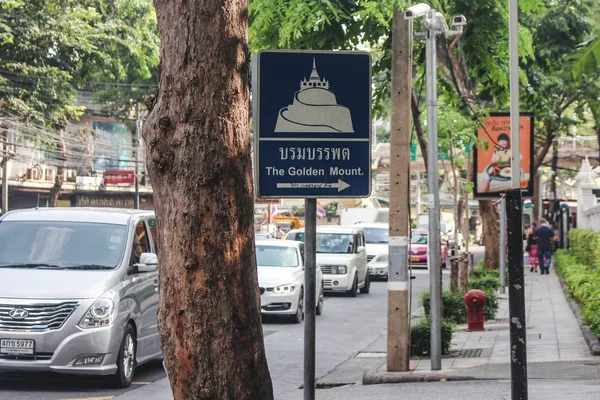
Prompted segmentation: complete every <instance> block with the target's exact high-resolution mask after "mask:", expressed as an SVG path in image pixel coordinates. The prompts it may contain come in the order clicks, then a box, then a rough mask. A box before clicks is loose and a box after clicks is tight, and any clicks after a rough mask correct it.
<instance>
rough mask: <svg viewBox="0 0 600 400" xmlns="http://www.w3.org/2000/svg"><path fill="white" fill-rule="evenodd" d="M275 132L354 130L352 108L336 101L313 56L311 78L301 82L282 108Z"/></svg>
mask: <svg viewBox="0 0 600 400" xmlns="http://www.w3.org/2000/svg"><path fill="white" fill-rule="evenodd" d="M275 132H319V133H327V132H333V133H335V132H338V133H354V128H353V126H352V116H351V114H350V110H349V109H348V107H345V106H343V105H339V104H337V99H336V97H335V94H334V93H333V92H332V91H331V90H329V81H328V80H326V79H324V78H323V79H322V78H321V77H320V76H319V74H318V72H317V65H316V61H315V59H314V58H313V69H312V73H311V74H310V78H309V79H308V80H307V79H306V78H304V79H302V81H300V90H298V91H297V92H296V93H295V94H294V102H293V104H291V105H288V106H287V107H283V108H282V109H281V110H279V116H278V118H277V125H276V126H275Z"/></svg>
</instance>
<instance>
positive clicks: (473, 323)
mask: <svg viewBox="0 0 600 400" xmlns="http://www.w3.org/2000/svg"><path fill="white" fill-rule="evenodd" d="M486 300H487V297H486V296H485V293H483V292H482V291H481V290H470V291H469V292H468V293H467V294H466V295H465V305H466V306H467V332H479V331H485V328H484V327H483V323H484V321H485V317H484V311H485V301H486Z"/></svg>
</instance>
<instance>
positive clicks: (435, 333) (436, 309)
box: [425, 9, 442, 371]
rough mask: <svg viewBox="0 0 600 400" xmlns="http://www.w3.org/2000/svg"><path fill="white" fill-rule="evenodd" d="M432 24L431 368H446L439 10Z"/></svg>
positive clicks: (429, 104)
mask: <svg viewBox="0 0 600 400" xmlns="http://www.w3.org/2000/svg"><path fill="white" fill-rule="evenodd" d="M428 13H429V20H430V21H431V23H430V25H429V27H428V29H427V31H426V35H427V36H426V41H425V48H426V49H425V55H426V60H425V64H426V65H425V68H426V71H427V164H428V165H427V186H428V191H429V193H428V195H427V203H428V204H427V205H428V207H429V257H427V258H428V260H429V287H430V293H431V301H430V304H431V306H430V307H431V369H432V370H433V371H437V370H440V369H442V322H441V304H440V302H441V300H442V298H441V297H442V293H441V289H442V288H441V285H440V276H441V265H440V262H441V261H440V252H441V248H440V197H439V182H438V179H439V178H438V137H437V60H436V58H437V57H436V56H437V48H436V38H435V37H436V35H437V34H438V30H437V29H436V24H435V23H434V22H433V21H435V20H436V14H435V10H433V9H431V10H429V11H428Z"/></svg>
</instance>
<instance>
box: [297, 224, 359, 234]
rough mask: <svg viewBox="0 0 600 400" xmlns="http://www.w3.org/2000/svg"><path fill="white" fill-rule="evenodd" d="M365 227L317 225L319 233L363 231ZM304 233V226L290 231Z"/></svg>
mask: <svg viewBox="0 0 600 400" xmlns="http://www.w3.org/2000/svg"><path fill="white" fill-rule="evenodd" d="M363 231H364V229H363V228H362V227H361V226H357V225H320V226H317V233H358V232H363ZM299 232H301V233H304V228H300V229H294V230H291V231H289V232H288V234H289V233H294V234H295V233H299Z"/></svg>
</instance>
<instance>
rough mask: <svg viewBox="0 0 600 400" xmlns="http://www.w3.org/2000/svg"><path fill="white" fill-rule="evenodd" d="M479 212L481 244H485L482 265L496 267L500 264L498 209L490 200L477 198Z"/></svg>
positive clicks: (490, 267)
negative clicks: (481, 231) (481, 230)
mask: <svg viewBox="0 0 600 400" xmlns="http://www.w3.org/2000/svg"><path fill="white" fill-rule="evenodd" d="M479 213H480V215H481V219H482V225H483V245H484V246H485V253H484V256H483V265H484V267H485V268H489V269H498V266H499V264H500V249H499V246H498V240H499V237H500V236H499V235H500V227H499V226H498V210H496V206H495V205H494V203H492V202H491V201H490V200H479Z"/></svg>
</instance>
